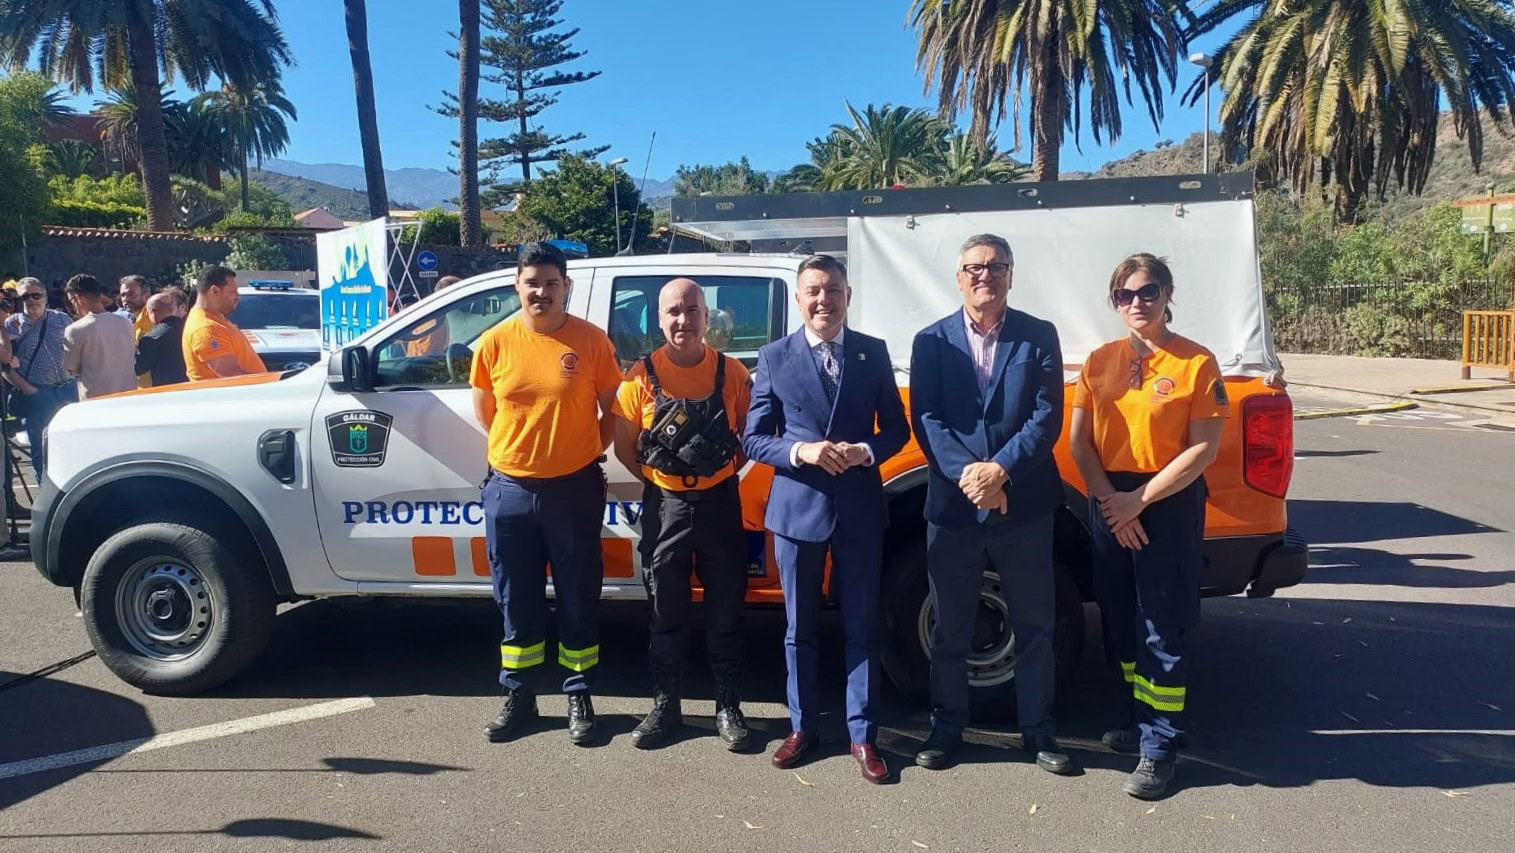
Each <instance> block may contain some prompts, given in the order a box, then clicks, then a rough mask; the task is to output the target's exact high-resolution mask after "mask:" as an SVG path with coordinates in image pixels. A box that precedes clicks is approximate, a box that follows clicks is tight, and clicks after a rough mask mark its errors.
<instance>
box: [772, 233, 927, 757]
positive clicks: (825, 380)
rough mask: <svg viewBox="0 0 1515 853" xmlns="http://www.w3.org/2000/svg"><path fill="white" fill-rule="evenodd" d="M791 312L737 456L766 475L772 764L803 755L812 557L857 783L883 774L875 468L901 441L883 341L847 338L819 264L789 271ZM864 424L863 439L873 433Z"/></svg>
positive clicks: (837, 268) (813, 736)
mask: <svg viewBox="0 0 1515 853" xmlns="http://www.w3.org/2000/svg"><path fill="white" fill-rule="evenodd" d="M795 301H796V302H797V303H799V308H800V316H801V317H802V318H803V320H804V322H805V325H804V327H803V328H802V329H800V330H799V331H798V332H795V333H794V334H792V335H789V336H788V337H786V338H782V339H780V340H777V341H774V342H773V343H771V344H768V345H767V346H765V347H763V349H762V350H761V351H760V352H759V353H758V363H757V370H756V371H755V378H754V384H753V388H752V406H751V408H749V409H748V412H747V434H746V436H745V438H744V439H743V448H744V449H745V450H746V452H747V456H748V457H749V458H751V459H753V460H755V461H758V462H762V463H764V464H766V465H772V466H773V468H774V477H773V490H772V492H770V493H769V496H768V512H767V521H766V523H767V526H768V529H769V530H771V531H773V539H774V541H773V551H774V557H775V559H776V560H777V561H778V564H779V577H780V579H781V581H782V582H783V585H784V609H785V611H786V613H787V614H788V616H789V630H788V632H787V633H785V635H784V651H785V657H786V659H787V661H788V664H789V721H790V724H791V726H792V727H793V731H792V732H791V733H790V734H789V737H787V738H786V739H785V740H784V742H783V744H781V745H780V746H779V748H778V750H776V751H775V752H774V754H773V763H774V765H775V766H777V767H781V768H782V767H790V766H793V765H794V764H795V763H796V762H798V761H799V759H800V758H801V756H803V755H804V754H805V753H806V752H807V751H809V749H810V748H811V747H812V746H814V745H815V743H816V742H817V735H818V734H819V723H820V720H819V717H820V712H821V703H820V687H819V681H818V678H817V672H818V670H819V668H820V648H819V638H818V629H819V622H820V615H821V601H822V599H821V595H822V593H821V584H822V580H823V575H824V572H825V564H826V554H827V552H828V551H829V552H830V554H831V583H832V587H833V589H834V590H835V594H836V598H837V600H838V602H839V603H840V605H841V610H842V622H843V625H844V627H845V631H846V638H847V639H846V661H847V730H848V733H849V735H850V736H851V739H852V755H853V757H854V758H856V759H857V762H858V765H859V767H860V770H861V772H862V775H863V778H864V779H867V780H868V781H869V782H873V783H875V784H879V783H882V782H885V781H887V780H888V778H889V768H888V765H886V764H885V763H884V760H883V759H882V758H881V757H879V754H878V751H877V749H876V748H875V747H874V743H873V740H874V735H875V731H876V729H877V725H876V724H875V722H874V719H873V715H874V710H875V703H876V702H877V699H878V690H879V632H880V630H881V627H880V625H879V575H880V573H881V572H882V566H883V546H884V527H885V526H886V525H887V524H888V519H889V510H888V506H887V504H886V501H885V498H884V485H883V481H882V480H881V479H880V478H879V472H878V465H879V463H881V462H883V461H884V460H886V459H888V458H889V457H891V456H893V455H894V454H896V453H898V452H899V451H900V448H902V447H904V446H905V442H907V441H909V440H910V424H909V422H908V420H907V419H906V417H905V407H904V404H903V403H902V402H901V401H900V392H899V388H898V387H897V386H896V385H895V382H894V368H893V366H892V364H891V363H890V361H889V350H888V348H887V347H886V346H885V345H884V342H883V341H881V340H879V339H878V338H872V337H869V336H867V335H865V334H862V333H861V332H858V331H856V330H853V329H849V328H847V325H846V324H847V305H848V304H849V303H850V302H851V301H852V288H851V287H850V286H849V285H848V284H847V269H846V267H844V266H842V264H841V262H840V261H838V260H837V259H835V258H833V257H830V256H828V255H815V256H813V257H810V258H807V259H806V260H805V261H804V262H803V263H801V264H800V268H799V279H798V281H797V283H796V285H795ZM875 423H876V424H877V426H876V427H875Z"/></svg>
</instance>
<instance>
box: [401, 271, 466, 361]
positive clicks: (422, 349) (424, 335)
mask: <svg viewBox="0 0 1515 853" xmlns="http://www.w3.org/2000/svg"><path fill="white" fill-rule="evenodd" d="M462 280H463V279H461V278H458V277H457V276H455V275H449V276H443V277H442V278H439V279H437V286H436V287H433V288H432V289H431V292H432V293H437V292H438V291H442V290H446V289H447V288H449V287H452V286H453V285H454V284H457V283H458V282H460V281H462ZM405 298H406V297H402V298H401V302H402V303H403V302H404V299H405ZM413 303H414V300H412V302H411V303H407V304H406V306H405V307H409V304H413ZM449 343H451V341H449V340H448V335H447V315H446V314H441V315H438V317H437V318H436V319H435V320H433V321H432V323H431V325H429V326H426V327H425V328H423V329H421V330H420V331H419V332H417V333H416V337H415V338H413V339H412V340H409V341H406V342H405V354H406V355H407V356H409V357H411V358H417V357H421V356H428V355H445V354H446V353H447V345H448V344H449Z"/></svg>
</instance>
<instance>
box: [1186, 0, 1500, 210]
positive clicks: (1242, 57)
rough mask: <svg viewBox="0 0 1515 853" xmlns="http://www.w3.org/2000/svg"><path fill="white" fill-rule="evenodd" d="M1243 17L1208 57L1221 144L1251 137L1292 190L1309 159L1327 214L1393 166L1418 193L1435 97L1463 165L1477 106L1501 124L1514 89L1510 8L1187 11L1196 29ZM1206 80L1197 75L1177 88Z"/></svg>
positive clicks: (1307, 171) (1225, 6) (1253, 5)
mask: <svg viewBox="0 0 1515 853" xmlns="http://www.w3.org/2000/svg"><path fill="white" fill-rule="evenodd" d="M1242 13H1248V14H1250V15H1251V16H1252V17H1250V19H1249V20H1247V21H1246V23H1244V24H1243V25H1242V27H1241V29H1240V30H1238V31H1237V32H1236V34H1235V35H1233V36H1232V37H1231V38H1230V40H1229V41H1227V42H1226V44H1225V45H1224V46H1222V47H1221V48H1220V50H1218V51H1217V52H1216V54H1215V56H1214V58H1213V62H1214V67H1215V68H1216V69H1217V72H1218V73H1216V74H1215V75H1214V80H1213V82H1214V84H1216V85H1219V86H1220V87H1221V89H1222V91H1223V92H1224V93H1225V95H1224V99H1223V100H1222V101H1221V106H1220V115H1221V131H1220V134H1221V144H1222V148H1223V149H1224V154H1225V156H1227V157H1228V158H1231V159H1240V158H1241V157H1243V156H1246V155H1248V154H1251V153H1254V152H1257V151H1261V152H1265V153H1266V154H1267V155H1268V159H1269V160H1271V161H1272V164H1273V167H1274V168H1275V169H1276V170H1277V171H1278V173H1279V175H1280V177H1285V176H1286V177H1288V178H1290V179H1291V182H1292V183H1293V185H1294V187H1295V188H1296V189H1297V190H1301V191H1302V190H1304V189H1305V187H1307V186H1308V185H1309V184H1310V183H1312V182H1313V181H1314V179H1315V175H1316V170H1317V169H1319V173H1320V181H1321V184H1322V186H1324V185H1327V184H1331V183H1334V184H1335V185H1336V214H1337V217H1338V219H1340V220H1341V221H1344V222H1349V221H1352V220H1353V219H1355V218H1356V215H1357V210H1358V205H1360V204H1361V202H1362V200H1363V198H1364V197H1365V196H1366V195H1367V193H1368V192H1369V191H1370V189H1371V188H1372V187H1374V186H1376V187H1377V189H1378V192H1379V193H1380V194H1382V193H1383V192H1384V191H1385V190H1386V189H1387V187H1388V184H1389V182H1390V181H1391V180H1392V181H1393V182H1394V183H1395V184H1396V185H1398V186H1399V187H1401V188H1406V187H1407V188H1408V189H1409V190H1410V191H1411V192H1413V193H1419V192H1420V191H1421V190H1422V189H1424V187H1425V182H1426V177H1427V176H1428V174H1429V172H1430V169H1431V163H1432V160H1433V158H1434V157H1435V154H1436V135H1437V126H1438V124H1439V122H1440V113H1441V109H1442V107H1443V105H1445V107H1446V108H1447V109H1448V110H1449V111H1450V112H1451V115H1452V124H1453V127H1454V129H1455V130H1456V132H1457V136H1458V138H1459V139H1463V140H1466V142H1467V146H1468V153H1469V155H1470V156H1471V157H1472V160H1473V166H1474V168H1475V169H1476V168H1478V167H1479V166H1480V164H1481V161H1482V158H1483V133H1484V120H1485V116H1484V113H1483V111H1487V113H1488V116H1487V118H1488V120H1489V121H1490V122H1492V123H1493V124H1494V126H1495V127H1496V128H1499V129H1501V130H1502V131H1504V132H1506V133H1509V132H1510V131H1511V129H1512V127H1515V123H1512V120H1511V115H1510V113H1509V112H1508V110H1509V109H1510V108H1511V106H1512V102H1515V82H1512V75H1515V14H1512V13H1511V11H1510V8H1509V6H1508V4H1505V3H1489V2H1484V0H1440V2H1435V3H1403V2H1364V1H1363V0H1352V1H1351V2H1332V0H1295V2H1291V3H1279V2H1276V0H1274V2H1268V0H1222V2H1220V3H1219V4H1217V5H1216V6H1215V7H1214V8H1212V9H1210V10H1209V11H1207V12H1206V13H1204V14H1203V15H1201V16H1199V18H1198V19H1197V20H1196V21H1195V23H1194V32H1195V33H1197V34H1198V33H1208V32H1211V31H1213V30H1215V29H1216V28H1217V27H1219V26H1221V24H1222V23H1223V22H1225V21H1227V20H1229V19H1230V18H1231V17H1233V16H1235V15H1238V14H1242ZM1203 93H1204V83H1203V80H1202V79H1201V80H1198V81H1196V82H1195V84H1194V85H1192V86H1191V87H1190V89H1189V91H1188V93H1187V97H1188V99H1189V101H1190V102H1191V103H1192V102H1193V101H1194V100H1196V99H1198V98H1200V97H1201V96H1202V95H1203Z"/></svg>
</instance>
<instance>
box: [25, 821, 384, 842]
mask: <svg viewBox="0 0 1515 853" xmlns="http://www.w3.org/2000/svg"><path fill="white" fill-rule="evenodd" d="M164 835H224V836H226V837H227V838H283V839H286V840H289V841H332V840H335V839H338V838H362V839H379V838H382V837H383V836H381V835H374V834H373V833H371V832H365V831H364V830H361V829H353V828H351V827H346V826H337V825H336V824H332V823H319V822H317V821H312V820H292V819H289V818H276V817H266V818H249V819H247V820H234V821H232V822H231V823H228V824H226V825H225V826H223V827H221V828H220V829H165V830H159V831H155V832H59V833H47V834H39V835H0V838H9V839H23V838H27V839H36V838H149V837H154V836H164Z"/></svg>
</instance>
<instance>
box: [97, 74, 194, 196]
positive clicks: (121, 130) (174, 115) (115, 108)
mask: <svg viewBox="0 0 1515 853" xmlns="http://www.w3.org/2000/svg"><path fill="white" fill-rule="evenodd" d="M183 111H184V104H183V102H181V101H178V100H176V99H175V98H174V96H173V92H162V91H161V90H160V93H159V97H158V115H159V116H161V117H162V120H163V123H164V140H165V141H167V139H168V137H169V136H170V135H171V131H170V128H171V127H172V126H174V125H176V124H178V121H179V118H180V116H181V115H182V113H183ZM95 115H96V116H98V117H99V120H98V121H97V122H96V123H95V126H96V127H97V128H98V129H99V131H100V141H101V142H102V143H103V144H104V146H105V150H106V151H107V152H109V153H110V154H112V155H114V156H115V157H116V158H117V159H118V160H119V162H120V165H121V170H122V171H123V172H124V171H126V166H127V164H128V163H135V164H137V168H138V170H139V172H140V170H141V169H142V161H143V158H142V146H141V145H140V144H139V140H140V138H141V127H140V123H141V121H140V120H141V116H142V108H141V102H140V100H139V99H138V97H137V90H136V89H135V88H134V87H133V86H132V85H131V84H130V83H126V84H125V85H122V86H116V87H111V88H110V90H109V93H108V94H107V96H106V98H105V99H104V100H101V101H95ZM169 165H170V169H172V165H173V164H172V163H171V162H170V164H169ZM144 182H145V179H144Z"/></svg>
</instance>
